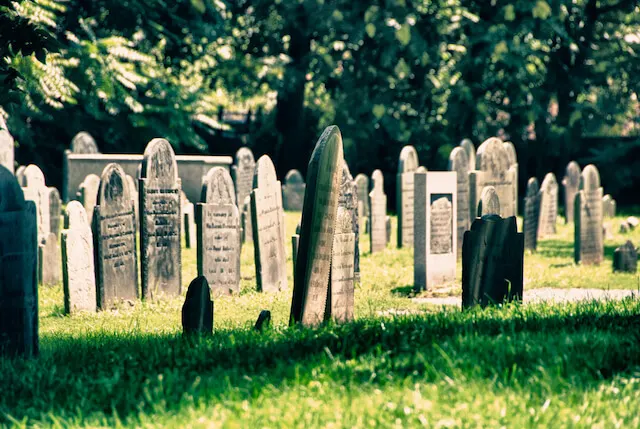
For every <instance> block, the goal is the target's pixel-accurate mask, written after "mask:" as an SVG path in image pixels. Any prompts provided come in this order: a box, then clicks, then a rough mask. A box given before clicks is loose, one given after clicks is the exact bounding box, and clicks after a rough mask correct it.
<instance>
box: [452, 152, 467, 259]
mask: <svg viewBox="0 0 640 429" xmlns="http://www.w3.org/2000/svg"><path fill="white" fill-rule="evenodd" d="M449 171H453V172H455V173H456V178H457V190H458V198H457V201H456V212H457V213H456V219H457V220H456V222H457V224H458V230H457V240H458V246H457V249H458V254H457V258H458V259H460V257H461V256H462V238H463V237H464V232H465V231H467V230H468V229H469V227H470V226H471V223H470V219H469V159H468V158H467V152H466V151H465V150H464V149H463V148H461V147H456V148H454V149H453V150H452V151H451V155H449Z"/></svg>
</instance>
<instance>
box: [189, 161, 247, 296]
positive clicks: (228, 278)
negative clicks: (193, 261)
mask: <svg viewBox="0 0 640 429" xmlns="http://www.w3.org/2000/svg"><path fill="white" fill-rule="evenodd" d="M235 199H236V198H235V188H234V185H233V180H232V179H231V176H230V175H229V172H228V171H227V169H225V168H222V167H213V168H212V169H211V170H210V171H209V173H208V174H207V176H206V179H205V183H204V185H203V188H202V202H201V203H198V204H197V206H196V225H197V228H198V234H197V242H198V251H197V258H198V275H199V276H204V277H206V279H207V282H208V283H209V286H210V288H211V290H212V292H213V294H214V296H217V295H229V294H231V293H238V292H239V291H240V245H241V242H240V213H239V212H238V207H237V206H236V204H235Z"/></svg>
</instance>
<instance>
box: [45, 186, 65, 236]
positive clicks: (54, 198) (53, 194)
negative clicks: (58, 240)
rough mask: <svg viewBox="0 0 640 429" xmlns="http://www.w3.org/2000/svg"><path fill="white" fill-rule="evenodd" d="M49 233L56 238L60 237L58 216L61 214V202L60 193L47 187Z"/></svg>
mask: <svg viewBox="0 0 640 429" xmlns="http://www.w3.org/2000/svg"><path fill="white" fill-rule="evenodd" d="M48 189H49V222H50V223H51V226H50V227H49V231H51V232H52V233H53V235H55V236H56V237H59V236H60V214H61V213H62V200H60V193H59V192H58V190H57V189H56V188H54V187H49V188H48Z"/></svg>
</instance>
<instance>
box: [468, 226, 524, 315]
mask: <svg viewBox="0 0 640 429" xmlns="http://www.w3.org/2000/svg"><path fill="white" fill-rule="evenodd" d="M523 260H524V237H523V234H522V233H519V232H518V227H517V224H516V218H515V217H510V218H507V219H502V218H501V217H500V216H498V215H488V216H483V217H482V218H480V219H476V220H474V221H473V224H472V225H471V230H470V231H467V232H466V233H465V235H464V244H463V249H462V308H463V309H466V308H470V307H473V306H476V305H480V306H482V307H486V306H487V305H490V304H502V303H504V302H508V301H513V300H518V301H520V300H522V292H523V266H524V262H523Z"/></svg>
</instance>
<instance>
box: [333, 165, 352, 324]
mask: <svg viewBox="0 0 640 429" xmlns="http://www.w3.org/2000/svg"><path fill="white" fill-rule="evenodd" d="M345 164H346V163H345ZM336 217H337V221H336V229H335V234H334V236H333V249H332V251H331V271H330V272H331V274H330V288H329V294H330V296H331V298H330V302H329V305H330V306H331V308H330V310H329V312H328V313H329V314H331V317H332V319H333V320H334V321H335V322H338V323H344V322H350V321H352V320H353V308H354V293H355V271H354V265H353V261H354V251H355V248H356V243H355V234H354V233H353V223H352V222H353V220H352V217H351V213H350V212H349V210H347V209H345V208H343V207H340V206H338V213H337V216H336Z"/></svg>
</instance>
